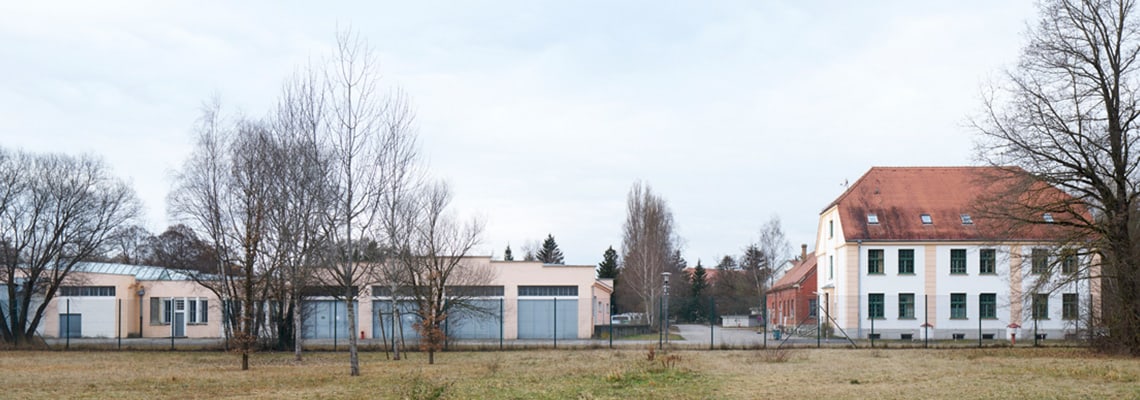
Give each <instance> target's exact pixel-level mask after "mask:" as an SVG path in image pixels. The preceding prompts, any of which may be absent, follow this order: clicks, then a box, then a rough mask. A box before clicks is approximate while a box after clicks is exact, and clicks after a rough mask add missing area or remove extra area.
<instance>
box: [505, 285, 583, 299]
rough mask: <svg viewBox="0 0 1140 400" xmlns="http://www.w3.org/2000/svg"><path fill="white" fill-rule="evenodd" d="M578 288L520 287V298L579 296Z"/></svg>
mask: <svg viewBox="0 0 1140 400" xmlns="http://www.w3.org/2000/svg"><path fill="white" fill-rule="evenodd" d="M577 295H578V287H577V286H519V296H532V297H533V296H577Z"/></svg>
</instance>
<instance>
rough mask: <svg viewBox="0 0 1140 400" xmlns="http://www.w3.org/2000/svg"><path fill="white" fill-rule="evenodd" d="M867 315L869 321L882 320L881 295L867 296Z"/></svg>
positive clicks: (871, 294)
mask: <svg viewBox="0 0 1140 400" xmlns="http://www.w3.org/2000/svg"><path fill="white" fill-rule="evenodd" d="M867 313H868V317H870V318H871V319H883V315H884V312H883V294H882V293H868V294H867Z"/></svg>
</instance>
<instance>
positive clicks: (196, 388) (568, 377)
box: [0, 348, 1140, 399]
mask: <svg viewBox="0 0 1140 400" xmlns="http://www.w3.org/2000/svg"><path fill="white" fill-rule="evenodd" d="M405 355H406V356H407V357H408V359H405V360H402V361H388V360H385V359H384V354H383V353H361V355H360V360H361V374H362V375H363V376H361V377H356V378H353V377H349V376H348V355H347V354H346V353H343V352H339V353H335V352H313V353H306V358H305V360H304V361H303V362H301V363H296V362H293V361H292V354H290V353H272V352H263V353H257V354H254V355H253V357H252V358H251V362H252V368H251V370H250V371H240V370H239V365H238V361H239V359H238V356H236V355H233V354H228V353H223V352H209V351H196V352H156V351H151V352H115V351H74V352H62V351H3V352H0V387H3V388H4V391H3V395H0V397H3V398H18V399H49V398H71V397H78V398H116V399H173V398H183V397H187V396H189V397H205V398H252V399H309V398H380V399H524V398H525V399H566V398H569V399H575V398H577V399H635V398H653V399H705V398H768V397H781V396H786V395H788V394H789V393H795V395H796V396H797V397H802V398H882V399H915V398H922V399H958V398H1138V397H1140V384H1138V382H1140V360H1138V359H1134V358H1120V357H1104V356H1099V355H1097V354H1095V353H1090V352H1087V351H1085V350H1081V349H952V350H947V349H939V350H901V349H877V350H842V349H822V350H816V349H794V350H791V351H789V352H787V353H785V356H779V357H777V356H776V355H773V353H772V352H771V351H768V350H734V351H697V350H672V351H669V352H667V353H656V354H655V357H653V359H652V360H650V359H649V357H647V349H643V348H638V349H626V350H569V351H567V350H515V351H506V352H444V353H438V354H436V362H437V364H436V365H427V360H426V355H425V354H421V353H408V354H405ZM769 357H776V358H782V360H772V361H769V360H767V359H766V358H769ZM766 377H771V378H766ZM776 377H778V379H777V378H776Z"/></svg>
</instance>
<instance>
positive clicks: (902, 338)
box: [899, 333, 914, 340]
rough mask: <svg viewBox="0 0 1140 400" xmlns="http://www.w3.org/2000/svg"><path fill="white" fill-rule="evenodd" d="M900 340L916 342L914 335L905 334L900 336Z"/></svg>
mask: <svg viewBox="0 0 1140 400" xmlns="http://www.w3.org/2000/svg"><path fill="white" fill-rule="evenodd" d="M899 339H901V340H914V334H913V333H903V334H900V335H899Z"/></svg>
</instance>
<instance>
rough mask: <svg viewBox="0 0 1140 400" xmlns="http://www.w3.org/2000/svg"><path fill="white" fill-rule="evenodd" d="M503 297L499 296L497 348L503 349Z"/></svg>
mask: <svg viewBox="0 0 1140 400" xmlns="http://www.w3.org/2000/svg"><path fill="white" fill-rule="evenodd" d="M503 302H504V299H503V298H499V350H502V349H503V324H505V323H506V322H504V321H503Z"/></svg>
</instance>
